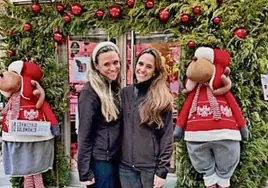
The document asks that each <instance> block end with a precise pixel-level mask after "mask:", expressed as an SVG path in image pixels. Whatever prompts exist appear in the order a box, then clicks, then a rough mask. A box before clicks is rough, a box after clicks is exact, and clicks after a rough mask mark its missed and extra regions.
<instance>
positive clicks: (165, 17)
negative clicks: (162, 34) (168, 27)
mask: <svg viewBox="0 0 268 188" xmlns="http://www.w3.org/2000/svg"><path fill="white" fill-rule="evenodd" d="M169 14H170V12H169V10H167V9H166V10H165V9H164V8H161V9H160V10H159V19H160V21H162V22H166V21H168V18H169Z"/></svg>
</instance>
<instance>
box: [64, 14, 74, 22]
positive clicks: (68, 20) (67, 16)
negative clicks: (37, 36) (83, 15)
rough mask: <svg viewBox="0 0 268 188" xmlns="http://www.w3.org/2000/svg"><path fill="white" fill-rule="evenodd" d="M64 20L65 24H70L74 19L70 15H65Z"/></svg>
mask: <svg viewBox="0 0 268 188" xmlns="http://www.w3.org/2000/svg"><path fill="white" fill-rule="evenodd" d="M63 20H64V22H65V23H69V22H70V21H71V20H72V18H71V16H69V15H68V14H65V15H64V17H63Z"/></svg>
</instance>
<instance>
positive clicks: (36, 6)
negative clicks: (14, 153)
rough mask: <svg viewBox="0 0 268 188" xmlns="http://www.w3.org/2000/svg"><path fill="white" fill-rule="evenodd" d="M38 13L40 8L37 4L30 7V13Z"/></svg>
mask: <svg viewBox="0 0 268 188" xmlns="http://www.w3.org/2000/svg"><path fill="white" fill-rule="evenodd" d="M40 11H41V6H40V5H39V4H38V3H34V4H33V5H32V12H33V13H36V14H37V13H39V12H40Z"/></svg>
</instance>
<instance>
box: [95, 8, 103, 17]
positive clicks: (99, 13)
mask: <svg viewBox="0 0 268 188" xmlns="http://www.w3.org/2000/svg"><path fill="white" fill-rule="evenodd" d="M103 15H104V11H103V10H101V9H99V10H97V12H96V16H97V17H98V18H102V17H103Z"/></svg>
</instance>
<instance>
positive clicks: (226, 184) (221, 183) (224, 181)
mask: <svg viewBox="0 0 268 188" xmlns="http://www.w3.org/2000/svg"><path fill="white" fill-rule="evenodd" d="M218 185H219V186H221V187H229V186H230V178H227V179H223V178H221V177H219V176H218Z"/></svg>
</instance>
